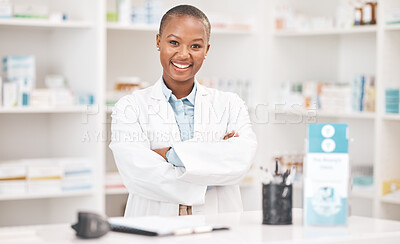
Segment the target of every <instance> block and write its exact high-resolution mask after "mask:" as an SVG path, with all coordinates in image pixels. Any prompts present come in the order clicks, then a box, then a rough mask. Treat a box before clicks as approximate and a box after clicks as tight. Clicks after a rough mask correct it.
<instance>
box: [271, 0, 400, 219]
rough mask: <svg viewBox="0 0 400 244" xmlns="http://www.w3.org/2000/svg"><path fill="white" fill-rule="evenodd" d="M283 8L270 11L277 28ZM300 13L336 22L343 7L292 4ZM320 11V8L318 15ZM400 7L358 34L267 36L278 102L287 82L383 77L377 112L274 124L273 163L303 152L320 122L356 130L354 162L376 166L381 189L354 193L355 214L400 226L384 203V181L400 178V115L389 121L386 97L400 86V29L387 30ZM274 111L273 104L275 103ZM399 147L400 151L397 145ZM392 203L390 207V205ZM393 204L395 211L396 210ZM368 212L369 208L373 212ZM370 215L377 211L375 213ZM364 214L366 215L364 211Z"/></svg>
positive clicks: (381, 4)
mask: <svg viewBox="0 0 400 244" xmlns="http://www.w3.org/2000/svg"><path fill="white" fill-rule="evenodd" d="M281 3H282V1H273V2H271V3H270V4H269V5H268V9H270V12H269V14H270V16H271V18H270V22H268V21H266V25H267V26H271V27H272V26H273V23H272V21H273V16H274V13H273V9H275V6H276V5H278V4H281ZM284 3H288V4H290V6H292V7H294V8H296V10H297V11H300V12H303V13H306V14H309V15H310V16H321V15H324V16H327V17H332V16H334V15H335V13H334V10H335V9H336V5H338V4H340V2H339V1H331V2H329V3H325V2H324V3H321V2H320V1H315V0H307V1H302V2H301V3H300V2H298V1H290V0H288V1H284ZM311 6H312V8H311ZM399 7H400V2H398V1H392V0H387V1H382V0H379V1H378V15H377V16H378V21H377V23H378V24H377V25H376V26H362V27H354V28H350V29H347V30H339V29H328V30H313V31H273V30H271V31H270V33H269V34H268V33H267V35H266V36H267V37H266V38H267V40H266V43H268V44H269V45H268V46H267V50H268V51H267V52H266V56H267V61H266V63H267V65H266V66H267V67H269V68H268V70H267V71H266V74H267V77H268V78H267V79H268V80H269V84H268V85H266V86H265V90H270V91H272V92H271V93H270V94H268V95H269V97H270V98H273V97H274V96H273V95H274V94H273V92H276V89H278V87H279V84H280V83H282V82H286V81H294V82H297V81H302V80H323V81H340V82H343V81H346V80H350V79H349V78H351V77H350V75H352V74H359V73H364V74H373V75H374V76H375V77H376V80H375V87H376V104H375V108H376V112H375V113H370V112H369V113H364V112H362V113H349V114H343V113H331V112H329V113H325V112H321V111H316V112H313V113H310V112H306V113H303V114H302V115H306V116H307V118H309V117H315V118H316V120H313V121H311V122H310V120H302V121H301V122H299V123H296V124H287V125H282V124H274V123H272V125H270V130H269V134H268V135H269V137H270V138H273V139H272V141H271V142H270V143H269V144H267V146H266V148H268V149H267V150H268V155H269V156H268V157H269V158H271V157H272V155H273V154H274V153H275V152H278V151H279V152H283V151H302V150H303V149H302V145H303V140H304V138H305V136H306V128H305V125H306V124H307V123H314V122H323V123H330V122H344V123H348V124H349V131H350V139H351V140H350V141H351V142H350V163H351V164H357V165H359V164H361V165H372V166H373V169H374V188H373V189H371V190H369V191H363V190H361V189H354V191H353V192H352V194H351V197H352V199H353V201H352V202H351V204H352V209H353V210H355V212H353V213H355V214H361V215H366V216H374V217H380V218H390V219H400V215H399V214H393V212H400V211H399V210H400V208H399V206H396V205H394V206H388V205H387V203H388V202H390V203H396V202H397V200H398V199H395V200H383V199H385V198H384V197H382V193H381V191H380V189H381V184H382V181H384V180H390V179H395V178H400V173H399V172H400V166H398V165H399V164H398V161H399V160H398V158H399V157H400V153H399V152H398V149H397V147H398V145H399V143H400V140H399V139H397V137H396V136H394V134H398V133H399V132H400V124H399V123H398V121H399V120H400V117H399V115H392V114H385V113H384V106H385V104H384V102H385V94H384V90H385V89H386V88H387V87H399V84H400V79H399V78H398V77H400V73H399V70H398V67H399V65H400V57H399V55H398V53H399V51H400V48H399V47H398V43H399V41H400V33H399V32H398V31H397V30H399V26H400V25H386V24H385V10H387V9H390V8H399ZM269 104H271V103H269ZM395 145H396V146H395ZM383 203H385V204H383ZM392 205H393V204H392ZM366 206H367V207H366ZM370 208H371V209H372V210H370ZM360 210H362V211H360Z"/></svg>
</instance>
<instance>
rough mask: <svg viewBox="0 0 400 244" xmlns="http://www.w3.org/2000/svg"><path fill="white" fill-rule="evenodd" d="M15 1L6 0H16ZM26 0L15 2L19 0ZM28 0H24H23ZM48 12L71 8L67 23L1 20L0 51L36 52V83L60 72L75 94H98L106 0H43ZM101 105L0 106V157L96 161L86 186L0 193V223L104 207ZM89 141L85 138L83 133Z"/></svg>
mask: <svg viewBox="0 0 400 244" xmlns="http://www.w3.org/2000/svg"><path fill="white" fill-rule="evenodd" d="M15 2H17V1H11V3H12V4H14V3H15ZM23 2H24V1H18V3H20V4H22V3H23ZM25 2H28V1H25ZM30 3H31V4H48V7H49V11H50V12H52V11H63V12H65V13H67V14H68V16H69V20H68V21H65V22H51V21H48V20H36V19H1V20H0V36H1V38H0V57H4V56H6V55H33V56H35V62H36V64H35V66H36V88H44V87H45V85H44V78H45V76H46V75H49V74H60V75H62V76H64V77H65V78H66V80H67V82H68V85H69V88H71V90H73V91H74V92H83V93H91V94H93V95H94V96H95V98H96V101H102V100H103V86H104V76H103V75H102V70H104V66H105V60H104V58H103V56H104V51H103V47H104V46H103V39H102V35H103V34H104V32H105V30H104V29H105V28H104V22H105V21H104V14H103V11H102V9H103V8H104V2H102V1H96V0H89V1H85V2H84V3H81V1H78V0H71V1H67V2H66V1H60V0H55V1H44V2H43V1H42V2H41V3H39V2H33V3H32V2H30ZM102 109H103V108H102V107H101V106H98V105H95V106H65V107H17V108H4V107H0V133H1V135H2V136H1V138H0V163H1V162H3V161H10V160H11V161H14V160H21V159H34V158H68V157H84V158H87V159H88V160H90V162H92V164H93V184H92V185H93V187H92V189H90V190H79V191H78V190H76V191H63V192H59V193H50V192H49V193H38V194H33V193H27V194H24V195H4V194H1V195H0V215H1V220H0V226H6V225H28V224H50V223H65V222H71V223H72V222H73V221H76V214H77V212H78V211H79V210H81V209H86V210H89V211H94V212H100V213H101V212H103V211H104V199H103V198H104V196H103V192H104V189H103V187H102V186H103V185H102V182H103V181H102V177H103V176H102V172H103V171H104V170H103V169H104V163H103V161H104V159H103V157H104V156H103V155H102V150H103V147H102V145H103V143H102V142H101V141H96V137H95V135H96V133H97V132H99V131H101V129H102V123H101V121H102V120H103V117H104V113H102ZM86 135H88V136H89V137H88V138H89V139H88V140H86V138H85V136H86Z"/></svg>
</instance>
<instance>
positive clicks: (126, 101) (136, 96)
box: [115, 86, 153, 107]
mask: <svg viewBox="0 0 400 244" xmlns="http://www.w3.org/2000/svg"><path fill="white" fill-rule="evenodd" d="M152 88H153V86H150V87H147V88H145V89H141V90H137V91H134V92H132V93H131V94H129V95H125V96H123V97H122V98H120V99H119V100H118V102H117V103H116V104H115V106H118V107H121V106H122V107H124V106H126V105H138V104H139V103H140V101H141V100H143V99H146V98H148V97H150V95H151V91H152Z"/></svg>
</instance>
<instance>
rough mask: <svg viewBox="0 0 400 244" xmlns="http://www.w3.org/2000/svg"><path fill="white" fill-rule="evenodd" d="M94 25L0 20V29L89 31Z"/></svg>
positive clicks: (83, 22)
mask: <svg viewBox="0 0 400 244" xmlns="http://www.w3.org/2000/svg"><path fill="white" fill-rule="evenodd" d="M92 26H93V25H92V24H91V23H89V22H85V21H64V22H53V21H49V20H47V19H24V18H21V19H19V18H13V19H0V27H1V28H2V27H12V28H15V27H23V28H44V29H54V28H55V29H57V28H61V29H62V28H65V29H89V28H92Z"/></svg>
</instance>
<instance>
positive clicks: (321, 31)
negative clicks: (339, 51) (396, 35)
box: [274, 26, 377, 37]
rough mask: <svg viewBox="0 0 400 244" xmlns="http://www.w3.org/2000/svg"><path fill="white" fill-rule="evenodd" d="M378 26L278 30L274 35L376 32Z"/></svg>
mask: <svg viewBox="0 0 400 244" xmlns="http://www.w3.org/2000/svg"><path fill="white" fill-rule="evenodd" d="M376 31H377V27H376V26H359V27H352V28H348V29H334V28H332V29H319V30H276V31H275V33H274V36H277V37H292V36H293V37H295V36H323V35H345V34H363V33H376Z"/></svg>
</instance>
